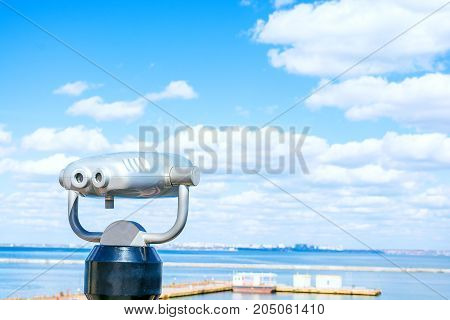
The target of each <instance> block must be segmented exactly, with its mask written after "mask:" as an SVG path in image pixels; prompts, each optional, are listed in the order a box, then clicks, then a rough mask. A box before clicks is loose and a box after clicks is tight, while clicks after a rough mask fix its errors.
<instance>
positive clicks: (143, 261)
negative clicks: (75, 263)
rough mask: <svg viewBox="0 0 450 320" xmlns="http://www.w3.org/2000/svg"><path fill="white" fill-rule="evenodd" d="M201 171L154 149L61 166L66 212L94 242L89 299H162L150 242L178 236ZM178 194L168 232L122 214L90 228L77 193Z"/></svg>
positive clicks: (108, 201)
mask: <svg viewBox="0 0 450 320" xmlns="http://www.w3.org/2000/svg"><path fill="white" fill-rule="evenodd" d="M199 181H200V171H199V169H198V168H197V167H195V166H193V165H192V163H191V162H190V161H189V160H187V159H186V158H184V157H181V156H179V155H174V154H160V153H151V152H136V153H115V154H107V155H102V156H95V157H89V158H84V159H80V160H77V161H74V162H72V163H70V164H69V165H68V166H67V167H66V168H65V169H63V170H62V171H61V174H60V176H59V183H60V184H61V186H62V187H63V188H65V189H66V190H68V191H69V197H68V198H69V202H68V213H69V223H70V226H71V228H72V230H73V232H74V233H75V234H76V235H77V236H78V237H80V238H81V239H83V240H86V241H90V242H97V243H100V244H99V245H96V246H94V248H93V249H92V251H91V252H90V254H89V256H88V257H87V259H86V262H85V277H84V293H85V294H86V297H87V298H88V299H108V300H111V299H158V298H159V296H160V295H161V286H162V261H161V259H160V257H159V255H158V253H157V252H156V250H155V248H154V247H152V246H150V245H151V244H159V243H165V242H168V241H170V240H173V239H175V238H176V237H177V236H178V235H179V234H180V233H181V231H182V230H183V228H184V226H185V225H186V221H187V216H188V209H189V187H190V186H196V185H197V184H198V183H199ZM80 196H83V197H98V198H104V201H105V208H106V209H113V208H114V201H115V198H121V197H122V198H143V199H149V198H163V197H178V209H177V218H176V221H175V223H174V225H173V226H172V228H170V229H169V230H168V231H166V232H164V233H151V232H146V231H145V229H144V228H143V227H142V226H141V225H140V224H138V223H136V222H133V221H126V220H119V221H116V222H113V223H112V224H110V225H109V226H108V227H107V228H106V229H105V230H104V231H103V232H92V231H87V230H86V229H84V228H83V226H82V225H81V223H80V221H79V219H78V200H79V197H80Z"/></svg>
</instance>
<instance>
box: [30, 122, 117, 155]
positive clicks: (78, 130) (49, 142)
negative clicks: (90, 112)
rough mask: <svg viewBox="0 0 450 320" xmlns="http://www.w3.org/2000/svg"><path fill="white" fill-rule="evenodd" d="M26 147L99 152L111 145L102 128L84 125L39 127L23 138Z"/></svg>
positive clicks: (43, 149)
mask: <svg viewBox="0 0 450 320" xmlns="http://www.w3.org/2000/svg"><path fill="white" fill-rule="evenodd" d="M22 147H23V148H24V149H31V150H38V151H50V150H58V151H67V150H70V151H85V152H99V151H102V150H105V149H106V148H108V147H109V142H108V140H107V139H106V138H105V136H104V135H103V134H102V132H101V130H100V129H87V128H86V127H84V126H75V127H68V128H65V129H60V130H58V129H55V128H39V129H37V130H36V131H34V132H32V133H31V134H29V135H26V136H25V137H23V138H22Z"/></svg>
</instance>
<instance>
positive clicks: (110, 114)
mask: <svg viewBox="0 0 450 320" xmlns="http://www.w3.org/2000/svg"><path fill="white" fill-rule="evenodd" d="M146 104H147V102H146V101H145V100H144V99H142V98H138V99H136V100H133V101H115V102H111V103H107V102H104V101H103V99H102V98H101V97H99V96H94V97H90V98H87V99H83V100H80V101H77V102H75V103H74V104H73V105H72V106H71V107H69V109H67V113H68V114H70V115H72V116H88V117H92V118H94V119H95V120H97V121H108V120H115V119H126V120H131V119H136V118H138V117H140V116H141V115H142V114H143V113H144V108H145V105H146Z"/></svg>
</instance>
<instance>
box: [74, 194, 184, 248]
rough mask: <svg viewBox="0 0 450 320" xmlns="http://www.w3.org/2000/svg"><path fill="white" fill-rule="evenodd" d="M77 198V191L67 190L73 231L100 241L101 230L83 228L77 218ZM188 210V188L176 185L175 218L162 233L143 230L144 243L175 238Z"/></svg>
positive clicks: (82, 237) (85, 237) (88, 239)
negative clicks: (171, 224) (94, 230)
mask: <svg viewBox="0 0 450 320" xmlns="http://www.w3.org/2000/svg"><path fill="white" fill-rule="evenodd" d="M78 198H79V193H78V192H76V191H73V190H69V199H68V200H69V203H68V213H69V223H70V227H71V228H72V230H73V232H74V233H75V234H76V235H77V236H78V237H79V238H81V239H83V240H86V241H89V242H100V240H101V238H102V235H103V232H91V231H87V230H86V229H84V228H83V226H82V225H81V223H80V220H79V219H78ZM188 211H189V188H188V187H187V186H185V185H179V186H178V210H177V219H176V221H175V223H174V225H173V226H172V228H170V229H169V230H168V231H166V232H164V233H151V232H143V233H142V237H143V240H144V242H145V243H146V244H159V243H165V242H168V241H170V240H173V239H175V238H176V237H177V236H178V235H179V234H180V233H181V231H183V229H184V227H185V225H186V221H187V217H188Z"/></svg>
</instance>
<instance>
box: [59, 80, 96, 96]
mask: <svg viewBox="0 0 450 320" xmlns="http://www.w3.org/2000/svg"><path fill="white" fill-rule="evenodd" d="M95 87H98V85H93V84H89V83H87V82H86V81H75V82H68V83H66V84H65V85H62V86H61V87H59V88H57V89H55V90H53V93H54V94H65V95H69V96H79V95H80V94H82V93H83V92H85V91H86V90H88V89H92V88H95Z"/></svg>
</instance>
